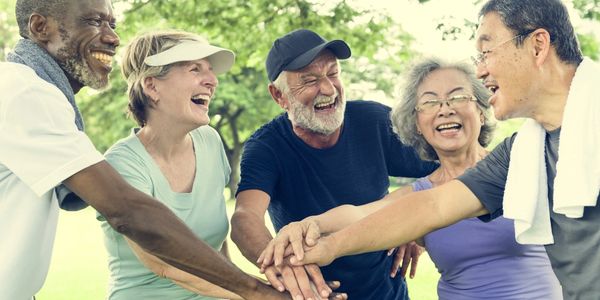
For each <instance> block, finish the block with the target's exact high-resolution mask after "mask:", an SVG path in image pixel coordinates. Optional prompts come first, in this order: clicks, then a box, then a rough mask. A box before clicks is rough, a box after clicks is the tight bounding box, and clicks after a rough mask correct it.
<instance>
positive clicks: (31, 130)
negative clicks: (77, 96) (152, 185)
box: [0, 63, 104, 299]
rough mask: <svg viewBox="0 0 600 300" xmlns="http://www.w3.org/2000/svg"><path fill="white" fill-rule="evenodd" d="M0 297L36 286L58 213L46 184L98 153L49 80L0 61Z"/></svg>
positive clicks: (23, 295)
mask: <svg viewBox="0 0 600 300" xmlns="http://www.w3.org/2000/svg"><path fill="white" fill-rule="evenodd" d="M0 91H2V93H3V95H2V97H0V145H1V146H0V235H1V236H2V240H3V242H2V243H0V257H2V264H0V298H3V299H27V298H30V297H31V296H33V295H34V294H35V293H36V292H37V291H38V290H39V289H40V288H41V286H42V284H43V282H44V279H45V277H46V274H47V272H48V266H49V262H50V256H51V254H52V245H53V242H54V235H55V232H56V222H57V217H58V200H57V198H56V193H55V191H54V188H55V187H56V186H57V185H59V184H61V183H62V181H63V180H65V179H67V178H69V177H70V176H71V175H73V174H75V173H77V172H79V171H80V170H82V169H84V168H86V167H89V166H90V165H93V164H95V163H98V162H100V161H102V160H103V159H104V158H103V157H102V155H101V154H100V153H99V152H98V151H97V150H96V149H95V147H94V145H93V144H92V142H91V141H90V140H89V138H88V137H87V136H86V135H85V134H84V133H83V132H81V131H79V130H78V129H77V127H76V125H75V122H74V119H75V112H74V111H73V108H72V107H71V105H70V104H69V102H68V100H67V98H66V97H65V96H64V95H63V94H62V93H61V92H60V90H58V89H57V88H56V87H55V86H53V85H51V84H50V83H48V82H46V81H44V80H42V79H41V78H39V77H38V76H37V75H36V74H35V72H34V71H33V70H32V69H31V68H29V67H27V66H24V65H21V64H15V63H0Z"/></svg>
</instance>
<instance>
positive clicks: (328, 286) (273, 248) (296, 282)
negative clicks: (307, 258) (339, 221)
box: [257, 222, 347, 300]
mask: <svg viewBox="0 0 600 300" xmlns="http://www.w3.org/2000/svg"><path fill="white" fill-rule="evenodd" d="M303 226H307V228H306V229H302V227H303ZM309 227H310V230H309V229H308V228H309ZM305 231H306V232H308V233H309V234H310V237H311V238H309V241H310V243H311V244H316V240H317V239H319V237H320V233H319V227H318V226H316V224H314V223H308V222H307V223H303V224H301V223H300V222H294V223H290V224H288V225H287V226H285V227H284V228H282V229H281V230H280V231H279V234H278V235H277V236H276V237H275V238H274V239H273V240H271V242H270V243H269V244H268V245H267V247H266V248H265V249H264V250H263V252H262V253H261V255H260V257H259V259H258V261H257V263H259V264H261V268H260V271H261V273H264V274H265V276H266V277H267V279H268V280H269V282H271V284H272V285H273V286H274V287H275V288H276V289H278V290H279V291H283V290H288V291H289V292H290V294H291V295H292V297H293V298H294V300H297V299H347V296H346V294H343V293H333V290H334V289H336V288H338V287H339V286H340V283H339V282H337V281H333V282H328V283H326V282H325V279H323V275H322V274H321V270H320V269H319V267H318V266H317V265H316V264H313V263H308V262H304V261H303V262H299V261H296V260H294V262H293V263H292V261H291V260H290V258H291V257H292V256H291V255H292V254H293V253H294V251H293V250H292V245H295V246H296V247H297V249H299V251H300V253H301V255H302V256H303V255H304V249H303V243H304V242H303V240H304V234H303V232H305ZM297 237H300V238H297ZM312 237H314V238H312ZM289 238H292V239H293V240H291V241H290V240H289ZM292 241H293V242H292ZM286 248H288V250H287V251H286V250H285V249H286ZM307 248H309V247H308V246H307ZM275 253H277V254H275ZM265 258H267V259H265Z"/></svg>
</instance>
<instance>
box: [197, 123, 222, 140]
mask: <svg viewBox="0 0 600 300" xmlns="http://www.w3.org/2000/svg"><path fill="white" fill-rule="evenodd" d="M190 134H191V135H192V137H194V138H200V139H202V140H204V141H216V142H219V143H220V142H221V136H220V135H219V132H217V130H216V129H214V128H213V127H211V126H209V125H204V126H200V127H198V128H196V129H194V130H192V131H191V132H190Z"/></svg>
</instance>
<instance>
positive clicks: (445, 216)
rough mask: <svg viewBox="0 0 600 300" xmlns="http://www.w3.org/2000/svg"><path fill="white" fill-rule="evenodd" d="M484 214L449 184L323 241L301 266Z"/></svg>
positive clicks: (410, 238) (391, 243) (390, 244)
mask: <svg viewBox="0 0 600 300" xmlns="http://www.w3.org/2000/svg"><path fill="white" fill-rule="evenodd" d="M389 196H390V197H394V196H393V195H391V194H390V195H389ZM386 198H388V197H386ZM485 213H487V210H486V209H485V207H484V206H483V205H482V204H481V202H480V201H479V199H477V197H476V196H475V195H474V194H473V193H472V192H471V191H470V190H469V189H468V188H467V187H466V186H465V185H464V184H463V183H462V182H460V181H458V180H452V181H450V182H448V183H446V184H444V185H441V186H439V187H436V188H434V189H430V190H425V191H420V192H415V193H410V194H408V195H406V196H402V197H400V199H393V201H392V203H390V204H389V205H387V206H386V207H385V209H380V210H378V211H376V212H374V213H372V214H370V215H369V216H367V217H365V218H363V219H361V220H360V221H358V222H356V223H354V224H352V225H350V226H348V227H345V228H344V229H342V230H340V231H337V232H334V233H332V234H331V235H329V236H327V237H324V238H322V239H321V240H320V241H319V243H318V244H317V245H316V246H315V247H314V248H312V249H310V250H308V251H306V252H305V255H304V258H303V259H302V260H301V261H300V262H301V263H318V264H319V265H326V264H329V263H331V261H333V259H335V258H337V257H340V256H346V255H352V254H358V253H365V252H371V251H377V250H384V249H389V248H391V247H394V246H395V245H400V244H405V243H407V242H410V241H413V240H415V239H417V238H419V237H421V236H423V235H425V234H427V233H429V232H431V231H433V230H436V229H439V228H442V227H445V226H448V225H451V224H454V223H456V222H458V221H460V220H462V219H465V218H469V217H475V216H480V215H483V214H485ZM292 260H293V261H297V260H295V258H292Z"/></svg>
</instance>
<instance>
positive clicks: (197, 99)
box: [191, 95, 210, 106]
mask: <svg viewBox="0 0 600 300" xmlns="http://www.w3.org/2000/svg"><path fill="white" fill-rule="evenodd" d="M191 100H192V102H193V103H194V104H197V105H203V106H207V105H208V101H209V100H210V97H208V96H207V95H196V96H193V97H192V98H191Z"/></svg>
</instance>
